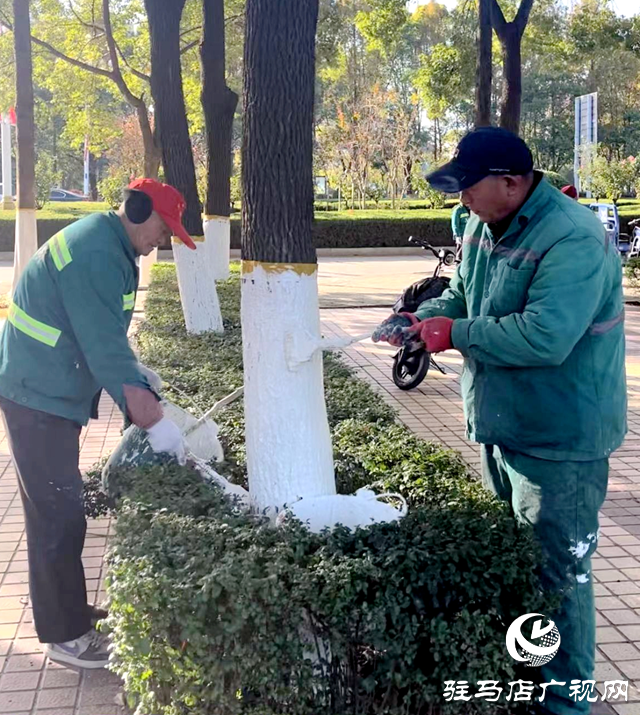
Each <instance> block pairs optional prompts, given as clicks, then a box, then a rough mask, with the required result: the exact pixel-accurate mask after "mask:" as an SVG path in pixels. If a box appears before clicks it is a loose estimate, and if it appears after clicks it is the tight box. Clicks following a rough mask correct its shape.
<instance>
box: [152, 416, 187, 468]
mask: <svg viewBox="0 0 640 715" xmlns="http://www.w3.org/2000/svg"><path fill="white" fill-rule="evenodd" d="M147 435H148V437H149V444H150V445H151V449H153V451H154V452H167V453H168V454H173V455H174V456H175V457H176V459H177V460H178V464H182V465H185V464H186V463H187V447H186V442H185V440H184V437H183V436H182V432H181V431H180V428H179V427H178V425H177V424H176V423H175V422H172V421H171V420H170V419H168V418H167V417H163V418H162V419H161V420H160V422H156V424H155V425H153V427H149V429H148V430H147Z"/></svg>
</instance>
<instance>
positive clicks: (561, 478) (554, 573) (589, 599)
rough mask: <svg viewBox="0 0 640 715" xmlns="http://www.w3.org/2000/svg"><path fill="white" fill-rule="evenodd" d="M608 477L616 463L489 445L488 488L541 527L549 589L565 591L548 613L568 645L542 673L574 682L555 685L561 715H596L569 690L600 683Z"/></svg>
mask: <svg viewBox="0 0 640 715" xmlns="http://www.w3.org/2000/svg"><path fill="white" fill-rule="evenodd" d="M608 476H609V460H608V459H601V460H598V461H593V462H551V461H548V460H544V459H537V458H535V457H530V456H527V455H525V454H519V453H517V452H512V451H510V450H508V449H505V448H501V447H496V446H489V445H483V446H482V481H483V484H484V486H485V488H486V489H488V490H490V491H491V492H493V493H494V494H495V495H496V496H497V497H498V498H500V499H502V500H503V501H506V502H509V504H510V505H511V508H512V509H513V513H514V515H515V517H516V518H517V519H518V520H519V521H521V522H526V523H529V524H531V525H532V526H533V528H534V531H535V533H536V536H537V537H538V539H539V540H540V543H541V545H542V549H543V552H544V556H545V564H544V566H543V569H542V573H541V578H542V585H543V587H544V588H545V589H550V590H557V589H565V593H564V595H563V600H562V604H561V606H560V608H559V609H558V610H557V611H555V612H554V613H552V614H545V615H548V616H549V617H550V618H552V619H553V620H554V621H555V623H556V625H557V627H558V630H559V632H560V638H561V642H560V648H559V650H558V652H557V654H556V655H555V657H554V658H553V659H552V660H551V661H550V662H549V663H547V664H546V665H543V666H541V667H540V668H539V669H537V670H539V677H540V679H541V680H540V682H546V683H550V682H551V681H552V680H555V681H558V682H564V683H566V686H564V687H560V686H555V685H554V686H551V687H548V688H547V690H546V695H545V698H544V701H543V702H542V703H540V706H541V707H542V708H544V710H545V711H548V712H549V713H553V714H554V715H573V714H574V713H588V712H589V708H590V703H589V702H588V701H587V699H586V698H585V699H583V700H576V699H574V698H573V697H571V696H570V692H569V688H570V685H571V681H572V680H573V681H576V680H577V681H585V680H592V679H593V671H594V662H595V648H596V623H595V620H596V613H595V603H594V596H593V582H592V575H591V556H592V554H593V553H594V551H595V550H596V547H597V543H598V511H599V509H600V507H601V506H602V504H603V502H604V499H605V496H606V492H607V480H608ZM522 615H524V614H522ZM531 679H532V680H534V678H533V677H532V678H531ZM593 695H594V696H595V695H596V693H595V690H594V693H593Z"/></svg>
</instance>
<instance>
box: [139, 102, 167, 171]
mask: <svg viewBox="0 0 640 715" xmlns="http://www.w3.org/2000/svg"><path fill="white" fill-rule="evenodd" d="M135 110H136V116H137V117H138V125H139V127H140V133H141V134H142V145H143V146H144V175H145V177H146V178H148V179H157V178H158V174H159V172H160V162H161V161H162V152H161V151H160V147H159V146H158V144H157V143H156V139H155V137H154V134H153V129H151V122H150V121H149V112H148V110H147V105H146V104H145V103H144V101H143V100H140V102H139V103H136V105H135Z"/></svg>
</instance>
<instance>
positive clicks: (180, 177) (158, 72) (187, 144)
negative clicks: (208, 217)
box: [144, 0, 202, 236]
mask: <svg viewBox="0 0 640 715" xmlns="http://www.w3.org/2000/svg"><path fill="white" fill-rule="evenodd" d="M144 4H145V8H146V10H147V17H148V18H149V34H150V39H151V94H152V96H153V102H154V107H155V129H156V133H157V136H158V140H159V143H160V146H161V147H162V163H163V166H164V173H165V176H166V179H167V183H169V184H171V185H172V186H175V187H176V189H178V190H179V191H180V192H181V193H182V195H183V196H184V198H185V200H186V202H187V208H186V210H185V213H184V216H183V221H184V225H185V228H186V229H187V231H188V232H189V233H190V234H193V235H195V236H201V235H202V218H201V211H200V200H199V198H198V189H197V184H196V171H195V166H194V162H193V150H192V147H191V139H190V137H189V126H188V124H187V114H186V108H185V103H184V93H183V90H182V69H181V65H180V18H181V16H182V9H183V7H184V4H185V0H145V2H144Z"/></svg>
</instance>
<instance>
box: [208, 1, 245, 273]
mask: <svg viewBox="0 0 640 715" xmlns="http://www.w3.org/2000/svg"><path fill="white" fill-rule="evenodd" d="M203 14H204V19H203V33H202V42H201V44H200V57H201V62H202V93H201V101H202V108H203V111H204V120H205V139H206V147H207V151H206V157H207V160H206V164H207V189H206V199H205V207H204V210H205V215H206V216H207V217H208V219H205V226H204V230H205V241H209V240H210V241H212V242H213V244H214V246H213V251H214V255H213V257H212V258H213V265H214V277H216V278H220V279H221V278H227V277H228V275H229V247H230V243H229V231H230V226H229V215H230V208H231V168H232V167H231V158H232V154H231V152H232V143H233V118H234V116H235V111H236V107H237V105H238V95H237V94H236V93H235V92H234V91H233V90H232V89H230V88H229V87H228V86H227V81H226V77H227V71H226V61H225V50H226V44H225V17H224V0H203ZM208 233H210V235H207V234H208Z"/></svg>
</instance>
